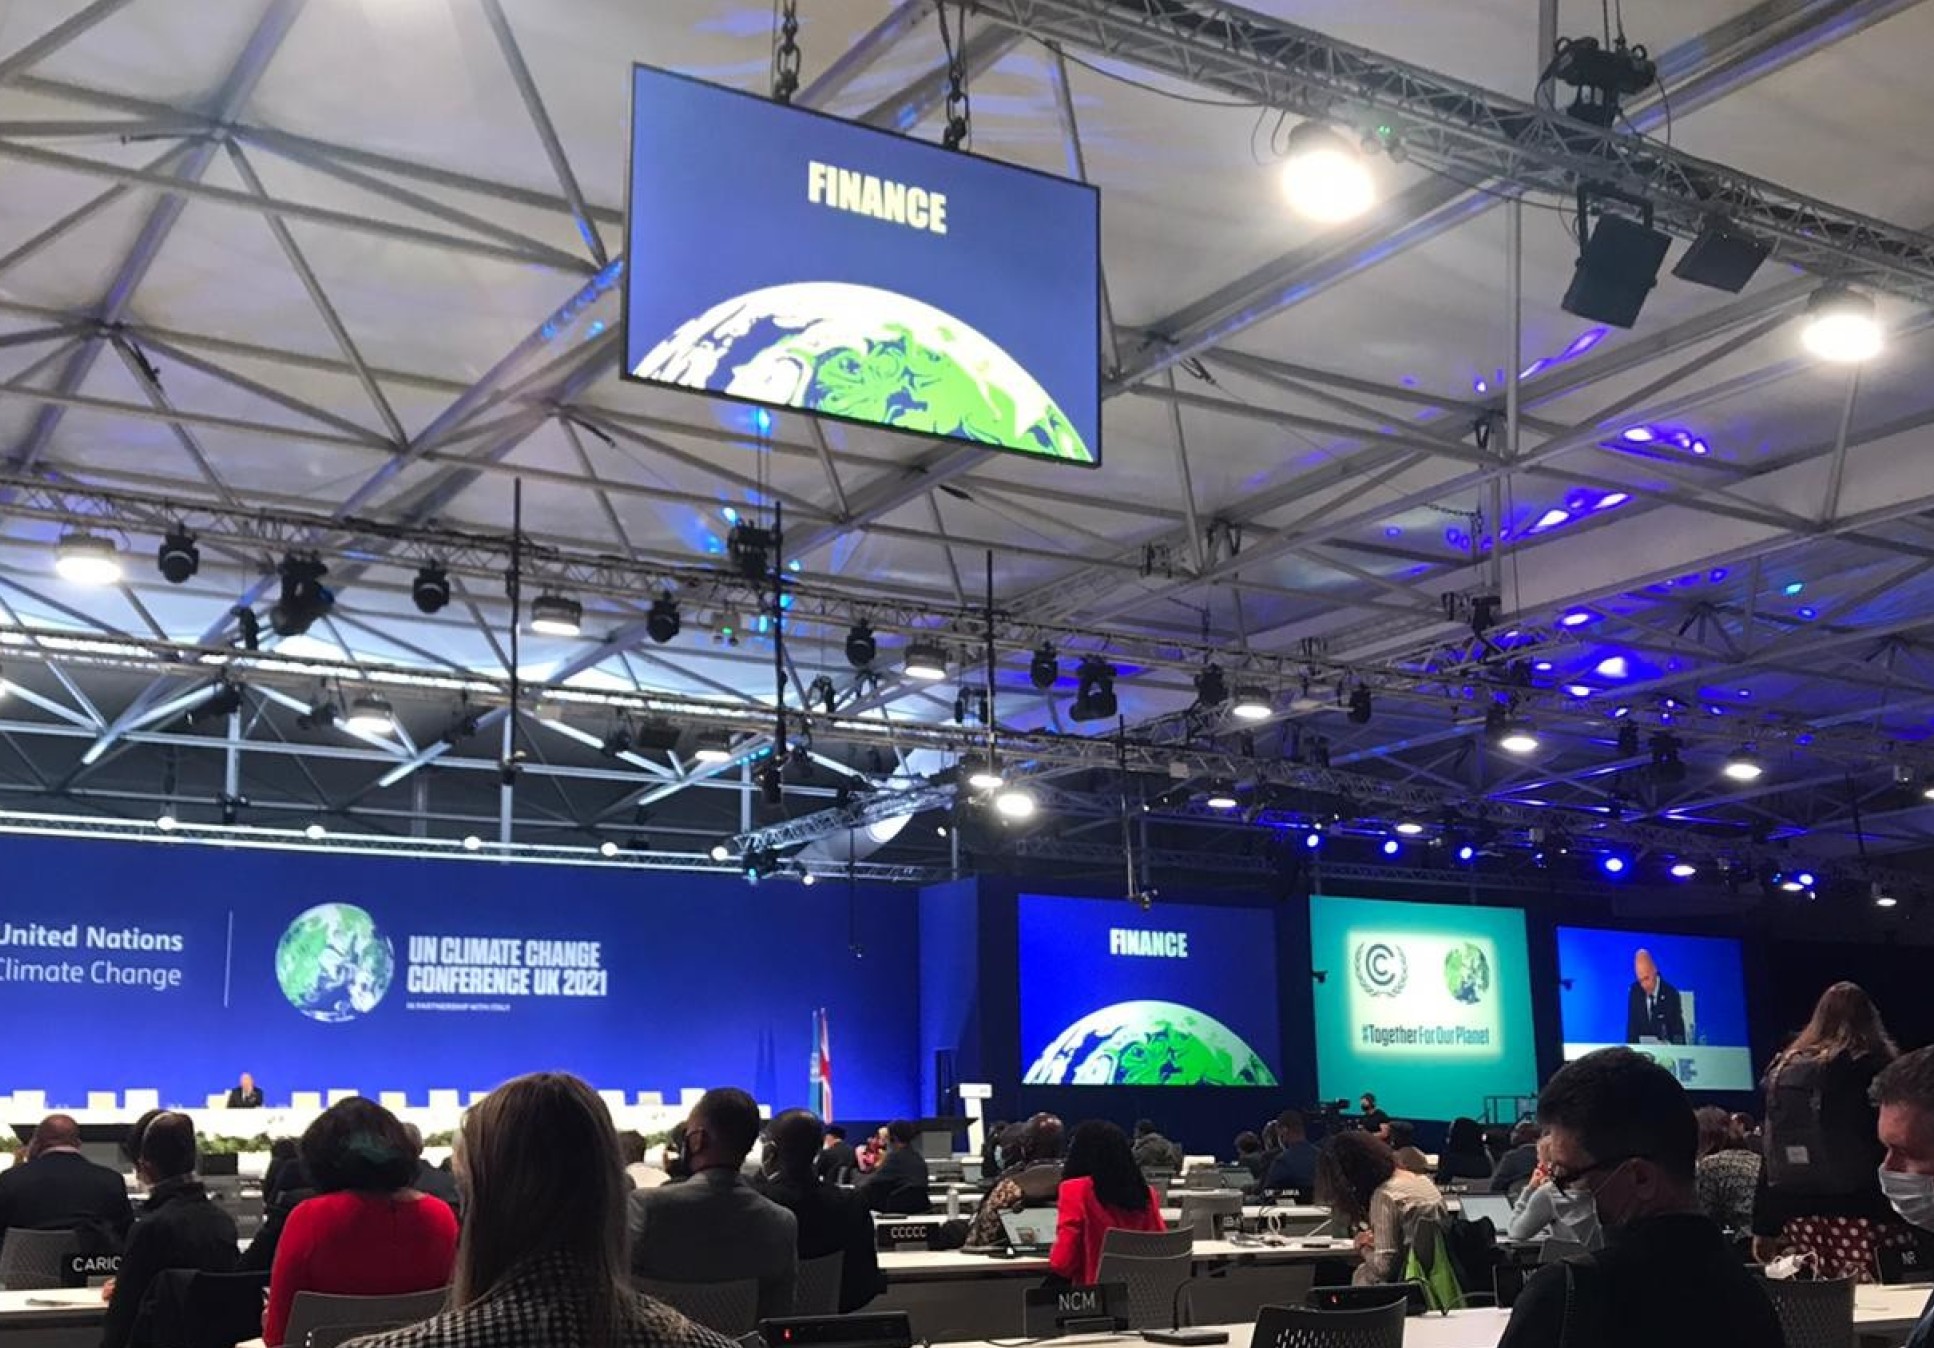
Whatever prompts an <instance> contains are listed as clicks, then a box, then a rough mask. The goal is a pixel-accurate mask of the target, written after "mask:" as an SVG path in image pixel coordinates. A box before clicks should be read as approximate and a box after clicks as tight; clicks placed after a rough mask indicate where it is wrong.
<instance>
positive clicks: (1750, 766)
mask: <svg viewBox="0 0 1934 1348" xmlns="http://www.w3.org/2000/svg"><path fill="white" fill-rule="evenodd" d="M1723 771H1724V772H1725V774H1726V776H1727V777H1729V778H1731V779H1732V780H1733V781H1735V782H1756V781H1758V780H1759V779H1760V776H1761V774H1763V773H1764V772H1765V771H1766V767H1765V765H1764V764H1762V763H1761V762H1760V761H1759V757H1758V755H1756V754H1755V753H1754V752H1753V751H1752V750H1751V749H1750V748H1740V749H1736V750H1734V751H1733V754H1732V757H1730V758H1728V759H1727V760H1726V766H1725V768H1724V769H1723Z"/></svg>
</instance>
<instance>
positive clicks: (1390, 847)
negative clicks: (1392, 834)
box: [1383, 838, 1403, 857]
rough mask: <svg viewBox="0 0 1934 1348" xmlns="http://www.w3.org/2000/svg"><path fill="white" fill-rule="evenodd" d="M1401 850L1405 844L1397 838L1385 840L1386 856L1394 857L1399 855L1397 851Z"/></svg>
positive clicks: (1384, 849)
mask: <svg viewBox="0 0 1934 1348" xmlns="http://www.w3.org/2000/svg"><path fill="white" fill-rule="evenodd" d="M1401 851H1403V844H1402V843H1400V842H1398V841H1397V840H1396V839H1395V838H1385V839H1384V840H1383V854H1384V855H1385V856H1387V857H1394V856H1395V855H1397V853H1399V852H1401Z"/></svg>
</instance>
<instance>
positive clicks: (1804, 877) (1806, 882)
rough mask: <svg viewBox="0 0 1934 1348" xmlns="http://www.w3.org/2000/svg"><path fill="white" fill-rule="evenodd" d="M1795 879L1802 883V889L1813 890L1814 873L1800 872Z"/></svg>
mask: <svg viewBox="0 0 1934 1348" xmlns="http://www.w3.org/2000/svg"><path fill="white" fill-rule="evenodd" d="M1793 878H1794V879H1795V880H1798V881H1799V882H1800V888H1802V889H1811V888H1813V883H1814V880H1813V872H1812V871H1800V872H1799V873H1798V874H1796V875H1795V876H1794V877H1793Z"/></svg>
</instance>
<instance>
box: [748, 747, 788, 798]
mask: <svg viewBox="0 0 1934 1348" xmlns="http://www.w3.org/2000/svg"><path fill="white" fill-rule="evenodd" d="M753 779H754V780H755V781H757V782H758V783H759V797H760V799H762V800H763V801H765V803H766V804H768V805H783V804H785V802H786V773H785V769H784V768H781V767H780V766H779V764H778V763H776V762H774V761H773V760H772V759H770V758H768V759H767V760H766V761H765V762H763V763H761V764H760V765H759V770H758V771H757V772H755V773H754V774H753Z"/></svg>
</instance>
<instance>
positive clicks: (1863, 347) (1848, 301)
mask: <svg viewBox="0 0 1934 1348" xmlns="http://www.w3.org/2000/svg"><path fill="white" fill-rule="evenodd" d="M1800 341H1801V344H1802V345H1804V346H1805V347H1806V349H1807V350H1808V351H1810V352H1812V353H1813V354H1814V355H1815V356H1818V357H1819V358H1820V359H1821V360H1825V361H1832V362H1833V363H1835V364H1838V365H1853V364H1858V363H1859V362H1861V361H1863V360H1872V359H1873V358H1874V357H1875V356H1877V355H1879V354H1880V348H1881V346H1882V345H1883V344H1884V343H1885V341H1886V338H1885V336H1884V334H1883V333H1882V332H1881V330H1880V319H1879V318H1878V317H1877V316H1876V314H1875V312H1874V302H1873V301H1872V300H1871V299H1869V298H1868V297H1867V296H1865V295H1862V294H1860V293H1859V292H1858V291H1853V290H1847V289H1845V288H1844V287H1841V286H1825V287H1822V288H1821V289H1820V290H1817V291H1815V292H1814V295H1813V298H1812V299H1811V300H1809V301H1807V306H1806V326H1805V327H1803V328H1801V329H1800Z"/></svg>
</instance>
